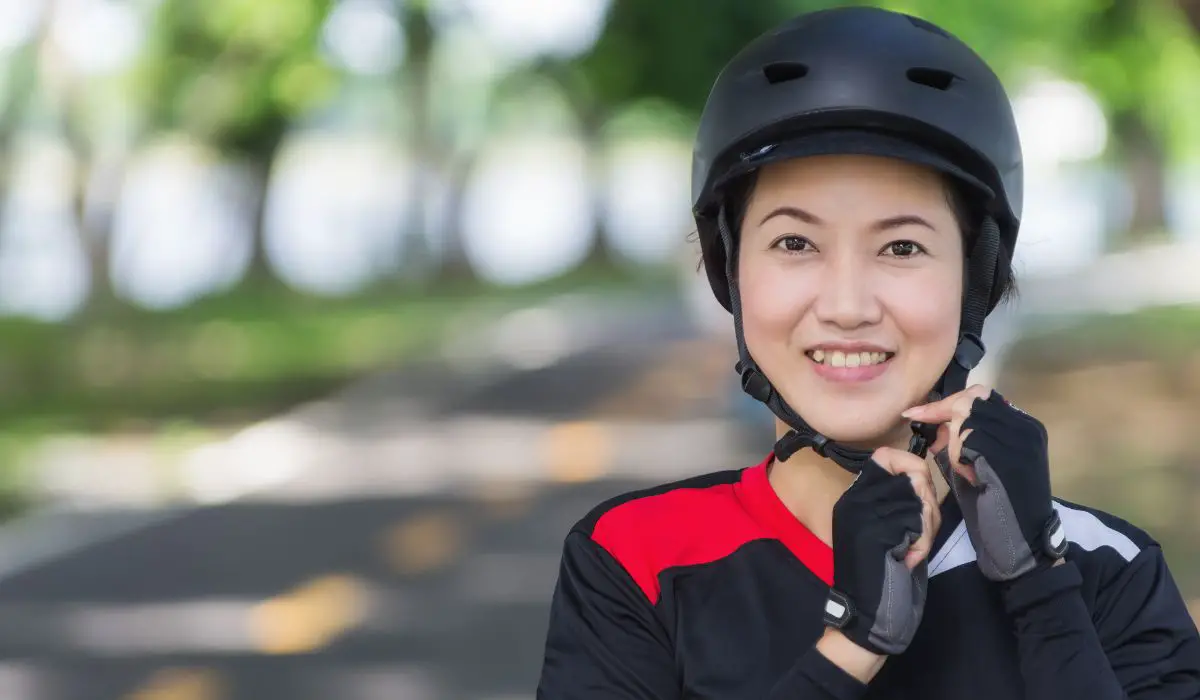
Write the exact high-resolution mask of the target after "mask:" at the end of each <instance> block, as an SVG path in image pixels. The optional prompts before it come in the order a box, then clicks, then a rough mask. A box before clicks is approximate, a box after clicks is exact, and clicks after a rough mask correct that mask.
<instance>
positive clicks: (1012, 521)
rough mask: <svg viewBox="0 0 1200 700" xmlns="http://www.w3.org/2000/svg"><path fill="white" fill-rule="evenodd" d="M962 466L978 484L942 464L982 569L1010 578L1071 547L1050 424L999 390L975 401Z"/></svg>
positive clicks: (991, 576)
mask: <svg viewBox="0 0 1200 700" xmlns="http://www.w3.org/2000/svg"><path fill="white" fill-rule="evenodd" d="M968 429H969V430H971V434H970V435H968V436H967V439H966V440H965V441H964V442H963V449H962V459H963V463H964V464H971V465H973V466H974V467H975V476H976V481H977V482H978V483H977V484H976V485H972V484H971V483H970V482H969V481H967V480H966V479H964V478H963V477H961V476H959V475H958V474H957V473H956V472H954V471H953V470H951V469H950V465H949V462H948V457H947V456H946V454H945V453H944V452H942V453H939V454H938V455H937V456H936V458H937V460H936V461H937V463H938V466H939V468H940V469H941V471H942V474H943V475H944V476H945V477H946V481H947V482H948V483H949V484H950V488H951V489H952V490H953V491H954V497H955V498H956V499H958V504H959V506H961V507H962V512H963V521H964V522H965V524H966V527H967V533H968V534H969V535H970V536H971V543H972V544H973V545H974V546H975V552H976V556H977V559H978V562H979V569H980V571H982V572H983V575H984V576H986V577H987V578H988V579H990V580H992V581H998V582H1004V581H1012V580H1015V579H1017V578H1019V577H1021V576H1024V575H1025V574H1028V573H1030V572H1032V571H1036V570H1039V569H1044V568H1047V567H1049V566H1051V565H1052V564H1053V563H1054V562H1055V561H1057V560H1058V559H1059V558H1061V557H1062V556H1063V554H1064V553H1065V552H1066V548H1067V539H1066V533H1065V532H1064V531H1063V527H1062V522H1061V520H1060V519H1059V517H1058V513H1057V512H1056V511H1055V510H1054V501H1053V500H1052V498H1051V494H1050V462H1049V449H1048V446H1047V436H1046V429H1045V427H1044V426H1043V425H1042V424H1041V422H1039V421H1038V420H1037V419H1036V418H1034V417H1033V416H1030V415H1029V414H1027V413H1025V412H1024V411H1021V410H1020V409H1018V408H1016V407H1015V406H1013V405H1011V404H1010V403H1008V402H1007V401H1006V400H1005V399H1004V397H1002V396H1001V395H1000V394H998V393H996V392H992V395H991V396H990V397H989V398H988V399H987V400H986V401H985V400H983V399H976V400H975V403H974V404H973V405H972V406H971V415H970V416H969V417H968V418H967V419H966V420H965V421H963V424H962V431H963V432H966V431H967V430H968Z"/></svg>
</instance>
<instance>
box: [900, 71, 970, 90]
mask: <svg viewBox="0 0 1200 700" xmlns="http://www.w3.org/2000/svg"><path fill="white" fill-rule="evenodd" d="M908 79H909V80H911V81H912V82H914V83H916V84H918V85H924V86H925V87H931V88H933V89H934V90H949V89H950V86H951V85H953V84H954V81H956V80H958V79H959V78H958V76H957V75H955V74H953V73H951V72H950V71H948V70H941V69H938V68H909V69H908Z"/></svg>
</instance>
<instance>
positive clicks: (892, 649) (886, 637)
mask: <svg viewBox="0 0 1200 700" xmlns="http://www.w3.org/2000/svg"><path fill="white" fill-rule="evenodd" d="M921 529H922V525H921V499H920V498H918V497H917V494H916V491H915V490H914V489H913V486H912V482H911V481H910V480H909V478H908V477H907V476H906V475H904V474H899V475H893V474H891V473H890V472H888V471H887V470H885V469H884V468H883V467H881V466H879V464H877V463H876V462H875V461H874V460H869V461H868V462H867V463H866V465H865V466H864V467H863V469H862V471H861V472H859V475H858V477H857V479H856V480H855V482H854V484H853V485H852V486H851V487H850V488H849V489H848V490H847V491H846V493H844V494H842V497H841V498H840V499H838V502H837V504H835V505H834V507H833V587H832V589H831V590H830V593H829V600H828V601H827V602H826V606H825V622H826V624H827V625H829V626H831V627H836V628H838V629H840V630H841V631H842V633H843V634H845V635H846V637H847V638H848V639H850V640H851V641H853V642H854V643H856V644H858V645H859V646H861V647H863V648H864V649H867V650H868V651H871V652H873V653H876V654H899V653H900V652H902V651H904V650H905V649H906V648H908V644H909V642H911V641H912V638H913V635H914V634H916V631H917V627H918V625H920V623H921V615H922V613H923V612H924V609H925V592H926V589H927V583H928V573H927V571H928V570H927V566H926V563H925V562H924V561H922V562H921V563H920V564H918V565H917V566H916V567H915V568H914V569H912V570H911V571H910V570H909V568H908V566H907V565H905V563H904V556H905V554H907V552H908V548H909V547H910V546H911V545H912V544H913V542H915V541H916V540H917V539H918V538H919V537H920V535H921Z"/></svg>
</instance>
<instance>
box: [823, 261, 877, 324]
mask: <svg viewBox="0 0 1200 700" xmlns="http://www.w3.org/2000/svg"><path fill="white" fill-rule="evenodd" d="M875 286H876V285H875V284H874V281H873V277H872V275H871V273H870V270H869V266H868V265H865V264H863V263H862V261H860V260H858V259H856V258H854V257H851V256H848V255H844V256H838V257H837V258H831V259H828V261H827V262H826V264H824V265H823V266H822V270H821V280H820V285H819V286H818V289H817V301H816V304H814V305H813V307H814V313H815V314H816V316H817V320H819V321H820V322H821V323H826V324H830V325H833V326H837V327H838V328H844V329H847V330H850V329H855V328H860V327H862V326H869V325H872V324H875V323H879V322H880V320H881V319H882V316H883V307H882V306H881V305H880V304H879V300H878V298H877V295H876V293H875Z"/></svg>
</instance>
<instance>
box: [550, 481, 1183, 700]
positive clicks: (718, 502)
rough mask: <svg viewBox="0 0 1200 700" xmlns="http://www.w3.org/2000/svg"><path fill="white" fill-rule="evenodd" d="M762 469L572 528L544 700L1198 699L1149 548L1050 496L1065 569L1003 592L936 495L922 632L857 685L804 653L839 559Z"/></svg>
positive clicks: (1160, 566)
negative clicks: (936, 523)
mask: <svg viewBox="0 0 1200 700" xmlns="http://www.w3.org/2000/svg"><path fill="white" fill-rule="evenodd" d="M769 463H770V459H768V460H767V461H766V462H764V463H762V464H759V465H757V466H754V467H749V468H746V469H740V470H731V471H724V472H718V473H714V474H708V475H704V476H699V477H694V478H691V479H687V480H684V481H679V482H675V483H671V484H666V485H663V486H659V487H656V488H652V489H646V490H641V491H636V492H631V493H627V494H624V495H622V496H619V497H616V498H614V499H611V500H609V501H607V502H605V503H603V504H600V505H599V506H597V507H596V508H595V509H594V510H593V511H592V512H591V513H589V514H588V515H587V516H586V517H584V518H582V519H581V520H580V521H579V522H578V523H577V524H576V525H575V526H574V527H573V528H572V529H571V531H570V532H569V534H568V535H567V536H566V541H565V545H564V550H563V556H562V565H561V571H560V574H559V579H558V583H557V587H556V589H555V593H554V597H553V601H552V605H551V616H550V628H549V633H548V635H547V643H546V654H545V662H544V666H543V669H542V675H541V681H540V684H539V687H538V691H537V697H538V698H539V699H542V700H591V699H593V698H596V699H599V698H605V699H610V700H634V699H638V700H642V699H645V700H650V699H652V698H653V699H654V700H676V699H679V700H682V699H683V698H688V699H692V698H696V699H700V698H704V699H714V700H715V699H718V698H720V699H734V698H736V699H739V700H743V699H744V700H760V699H764V698H765V699H771V700H783V699H784V698H795V699H797V700H808V699H812V700H818V699H822V698H825V699H835V698H836V699H839V700H850V699H851V698H913V699H914V700H939V699H941V698H955V699H959V698H964V697H969V698H971V699H972V700H1002V699H1003V700H1008V699H1017V698H1046V699H1047V700H1049V699H1051V698H1054V699H1056V700H1058V699H1065V698H1087V699H1088V700H1109V699H1112V700H1117V699H1118V698H1138V699H1140V700H1168V699H1171V700H1175V699H1178V700H1183V699H1185V698H1187V699H1195V698H1200V635H1198V634H1197V631H1196V626H1195V623H1194V622H1193V621H1192V619H1191V617H1190V615H1189V613H1188V610H1187V607H1186V605H1185V604H1184V601H1183V598H1182V596H1181V595H1180V592H1179V591H1178V590H1177V588H1176V585H1175V583H1174V581H1173V580H1172V577H1171V574H1170V572H1169V571H1168V569H1167V565H1166V563H1165V561H1164V558H1163V553H1162V550H1161V549H1160V547H1159V545H1158V544H1157V543H1156V542H1155V541H1154V540H1153V539H1152V538H1151V537H1150V536H1149V535H1148V534H1146V533H1145V532H1143V531H1142V530H1140V529H1138V528H1136V527H1134V526H1132V525H1130V524H1129V523H1127V522H1125V521H1123V520H1121V519H1119V518H1117V517H1114V516H1112V515H1109V514H1107V513H1104V512H1101V511H1098V510H1094V509H1091V508H1087V507H1084V506H1080V505H1076V504H1073V503H1069V502H1067V501H1063V500H1059V499H1056V501H1055V504H1054V506H1055V509H1056V511H1057V512H1058V514H1059V516H1060V518H1061V519H1062V522H1063V524H1064V526H1065V528H1066V533H1067V537H1068V539H1069V541H1070V545H1069V548H1068V552H1067V555H1066V560H1067V562H1066V563H1065V564H1063V565H1060V566H1057V567H1054V568H1050V569H1046V570H1043V571H1039V572H1036V573H1033V574H1029V575H1028V576H1025V577H1023V578H1021V579H1019V580H1018V581H1017V582H1016V583H1014V584H1012V585H1010V586H1008V587H1003V586H1001V585H1000V584H995V583H992V582H990V581H988V580H987V579H985V578H984V577H983V575H982V574H981V573H980V570H979V567H978V566H976V564H975V550H974V548H973V547H972V544H971V540H970V538H969V537H968V535H967V532H966V529H965V526H964V524H963V520H962V515H961V512H959V510H958V507H957V505H956V504H955V502H954V499H953V498H947V499H946V501H945V502H944V503H943V505H942V526H941V529H940V531H939V533H938V535H937V538H936V540H935V548H934V552H933V554H932V555H931V556H930V558H929V576H930V578H929V590H928V597H927V601H926V604H925V610H924V616H923V618H922V621H921V626H920V628H919V630H918V632H917V635H916V637H915V638H914V639H913V641H912V643H911V644H910V646H909V647H908V649H907V650H906V651H905V652H904V653H903V654H900V655H897V656H894V657H889V658H888V659H887V661H886V663H885V664H884V666H883V669H882V670H881V671H880V673H879V674H878V675H877V676H876V677H875V678H874V680H872V681H871V683H870V684H869V685H865V684H863V683H861V682H859V681H858V680H857V679H855V678H853V677H852V676H850V675H848V674H846V673H845V672H844V671H842V670H841V669H840V668H838V667H837V666H835V665H834V664H833V663H832V662H830V661H829V660H827V659H826V658H825V657H824V656H823V655H821V654H820V653H819V652H817V651H816V650H815V648H814V644H815V643H816V641H817V640H818V638H819V637H820V636H821V634H822V633H823V631H824V623H823V615H822V613H823V609H824V606H825V603H826V599H827V597H828V592H829V586H830V585H831V582H832V580H833V552H832V550H831V548H830V547H829V546H827V545H826V544H825V543H824V542H822V541H821V540H820V539H818V538H817V537H816V536H815V535H814V534H813V533H812V532H810V531H809V530H808V529H807V528H805V527H804V525H802V524H801V523H800V521H799V520H797V519H796V518H795V517H794V516H793V515H792V514H791V512H790V511H788V509H787V508H786V506H784V504H783V503H782V501H780V500H779V498H778V496H777V495H776V494H775V491H774V489H773V488H772V487H771V485H770V483H769V482H768V480H767V467H768V465H769Z"/></svg>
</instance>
